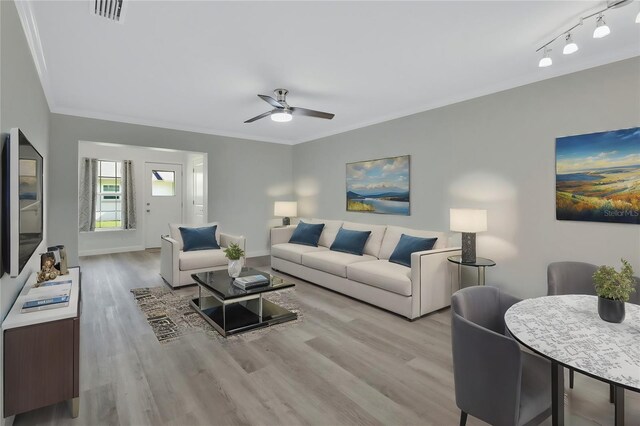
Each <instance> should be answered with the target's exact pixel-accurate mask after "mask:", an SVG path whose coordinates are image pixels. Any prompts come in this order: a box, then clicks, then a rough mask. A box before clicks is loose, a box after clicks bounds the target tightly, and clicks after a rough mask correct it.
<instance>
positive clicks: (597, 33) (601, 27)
mask: <svg viewBox="0 0 640 426" xmlns="http://www.w3.org/2000/svg"><path fill="white" fill-rule="evenodd" d="M610 33H611V30H610V29H609V27H608V26H607V23H606V22H604V15H603V14H602V13H601V14H600V15H599V16H598V20H597V21H596V29H595V30H594V31H593V38H603V37H606V36H608V35H609V34H610Z"/></svg>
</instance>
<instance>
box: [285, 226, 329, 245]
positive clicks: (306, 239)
mask: <svg viewBox="0 0 640 426" xmlns="http://www.w3.org/2000/svg"><path fill="white" fill-rule="evenodd" d="M323 228H324V223H318V224H311V223H305V222H302V221H300V223H298V226H297V227H296V229H295V231H293V235H291V238H290V239H289V242H290V243H292V244H302V245H305V246H312V247H318V240H319V239H320V234H322V229H323Z"/></svg>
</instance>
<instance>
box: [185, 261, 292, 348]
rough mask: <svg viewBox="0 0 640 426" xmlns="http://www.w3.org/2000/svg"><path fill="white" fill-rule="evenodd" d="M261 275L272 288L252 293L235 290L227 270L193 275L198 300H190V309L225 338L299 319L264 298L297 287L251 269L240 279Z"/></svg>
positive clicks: (243, 273)
mask: <svg viewBox="0 0 640 426" xmlns="http://www.w3.org/2000/svg"><path fill="white" fill-rule="evenodd" d="M258 274H260V275H264V276H265V277H267V278H268V279H269V284H265V285H263V286H261V287H255V288H252V289H249V290H243V289H241V288H239V287H236V286H235V285H234V284H233V280H234V278H231V277H230V276H229V274H228V273H227V271H226V269H225V270H220V271H211V272H201V273H199V274H193V275H191V277H192V278H193V279H194V280H195V282H196V283H197V284H198V297H196V298H195V299H192V300H191V306H193V308H194V309H195V310H196V311H197V312H198V313H199V314H200V315H202V316H203V317H204V319H205V320H207V322H208V323H209V324H211V325H212V326H213V328H215V329H216V330H217V331H218V332H219V333H220V334H222V335H223V336H225V337H227V336H230V335H232V334H238V333H243V332H246V331H249V330H254V329H256V328H262V327H268V326H270V325H274V324H279V323H282V322H286V321H293V320H295V319H296V318H298V314H296V313H295V312H291V311H289V310H287V309H285V308H283V307H281V306H278V305H276V304H275V303H273V302H270V301H268V300H266V299H264V298H263V297H262V296H263V295H264V294H265V293H270V292H274V291H278V290H283V289H286V288H290V287H294V286H295V284H294V283H292V282H289V281H287V280H285V279H283V278H280V277H276V276H274V275H270V274H268V273H266V272H262V271H258V270H255V269H251V268H242V272H241V273H240V276H241V277H245V276H247V275H258Z"/></svg>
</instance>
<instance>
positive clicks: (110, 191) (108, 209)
mask: <svg viewBox="0 0 640 426" xmlns="http://www.w3.org/2000/svg"><path fill="white" fill-rule="evenodd" d="M96 184H97V188H96V221H95V229H114V228H122V162H121V161H107V160H98V180H97V182H96Z"/></svg>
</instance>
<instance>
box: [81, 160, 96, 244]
mask: <svg viewBox="0 0 640 426" xmlns="http://www.w3.org/2000/svg"><path fill="white" fill-rule="evenodd" d="M97 188H98V160H96V159H95V158H83V159H82V160H81V161H80V187H79V188H78V189H79V193H78V205H79V210H80V211H79V219H80V220H79V228H80V231H84V232H87V231H94V230H95V229H96V198H97V197H96V195H97Z"/></svg>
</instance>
